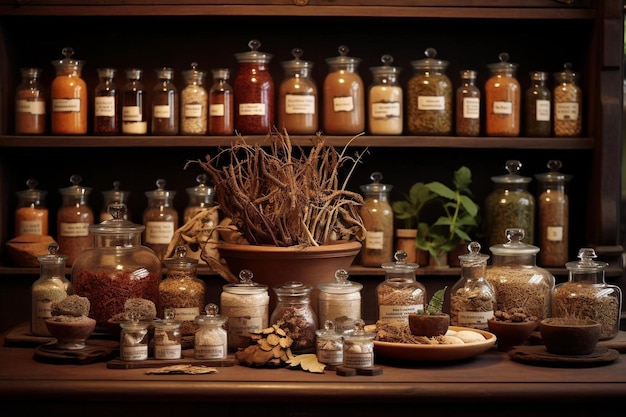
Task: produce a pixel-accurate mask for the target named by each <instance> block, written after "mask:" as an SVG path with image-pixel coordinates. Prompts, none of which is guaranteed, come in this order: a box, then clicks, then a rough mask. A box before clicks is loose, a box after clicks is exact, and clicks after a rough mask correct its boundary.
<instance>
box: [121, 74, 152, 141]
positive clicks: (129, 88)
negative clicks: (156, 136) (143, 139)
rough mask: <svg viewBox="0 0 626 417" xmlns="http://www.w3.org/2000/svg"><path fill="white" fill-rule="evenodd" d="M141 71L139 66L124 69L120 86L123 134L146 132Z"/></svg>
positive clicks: (146, 115)
mask: <svg viewBox="0 0 626 417" xmlns="http://www.w3.org/2000/svg"><path fill="white" fill-rule="evenodd" d="M142 73H143V70H141V69H140V68H130V69H127V70H126V83H125V84H124V87H123V88H122V133H123V134H125V135H145V134H146V133H148V105H147V103H146V101H147V95H146V92H145V90H144V86H143V83H142V82H141V76H142Z"/></svg>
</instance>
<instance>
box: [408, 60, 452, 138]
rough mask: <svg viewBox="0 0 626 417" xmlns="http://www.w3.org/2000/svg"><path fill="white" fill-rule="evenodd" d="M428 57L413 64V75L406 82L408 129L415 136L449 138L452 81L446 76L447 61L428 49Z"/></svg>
mask: <svg viewBox="0 0 626 417" xmlns="http://www.w3.org/2000/svg"><path fill="white" fill-rule="evenodd" d="M424 55H426V58H424V59H418V60H415V61H411V66H412V67H413V70H414V74H413V76H412V77H411V78H410V79H409V82H408V83H407V113H408V115H407V119H408V120H407V127H408V131H409V133H411V134H414V135H434V136H447V135H450V134H451V133H452V111H453V104H452V82H451V81H450V79H449V78H448V76H447V75H446V74H445V71H446V68H447V67H448V61H442V60H440V59H436V58H435V57H436V56H437V50H436V49H434V48H428V49H426V51H424Z"/></svg>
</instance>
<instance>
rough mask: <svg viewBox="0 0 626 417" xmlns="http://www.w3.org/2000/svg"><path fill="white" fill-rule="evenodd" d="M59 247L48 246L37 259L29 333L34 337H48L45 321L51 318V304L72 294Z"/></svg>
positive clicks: (32, 289) (56, 245) (63, 258)
mask: <svg viewBox="0 0 626 417" xmlns="http://www.w3.org/2000/svg"><path fill="white" fill-rule="evenodd" d="M58 250H59V245H58V244H56V243H51V244H49V245H48V253H47V254H46V255H41V256H38V257H37V260H38V261H39V278H38V279H37V280H36V281H35V282H34V283H33V285H32V286H31V316H30V332H31V334H33V335H35V336H50V332H49V331H48V328H47V327H46V319H48V318H50V317H52V303H57V302H59V301H61V300H63V299H64V298H65V297H67V296H68V295H70V294H72V292H73V288H72V284H71V283H70V281H69V280H68V279H67V278H66V277H65V262H66V261H67V255H61V254H59V253H58Z"/></svg>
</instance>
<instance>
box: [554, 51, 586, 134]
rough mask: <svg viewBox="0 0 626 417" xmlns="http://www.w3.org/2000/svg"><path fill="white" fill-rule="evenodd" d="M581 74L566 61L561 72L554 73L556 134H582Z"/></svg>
mask: <svg viewBox="0 0 626 417" xmlns="http://www.w3.org/2000/svg"><path fill="white" fill-rule="evenodd" d="M579 79H580V74H579V73H577V72H574V71H572V64H571V63H570V62H567V63H565V65H564V69H563V71H561V72H557V73H555V74H554V80H555V82H556V85H555V86H554V136H557V137H574V136H580V135H581V134H582V110H583V109H582V106H583V93H582V89H581V88H580V87H579V86H578V82H579Z"/></svg>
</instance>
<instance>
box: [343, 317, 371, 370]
mask: <svg viewBox="0 0 626 417" xmlns="http://www.w3.org/2000/svg"><path fill="white" fill-rule="evenodd" d="M375 337H376V333H374V332H368V331H366V330H365V322H364V321H363V320H357V322H356V323H355V327H354V329H352V330H350V331H348V332H345V333H344V335H343V364H344V366H347V367H349V368H358V369H361V368H369V367H372V366H374V338H375Z"/></svg>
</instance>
